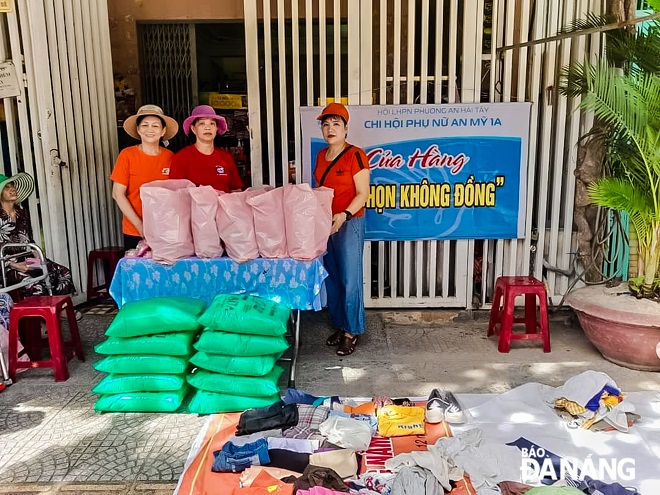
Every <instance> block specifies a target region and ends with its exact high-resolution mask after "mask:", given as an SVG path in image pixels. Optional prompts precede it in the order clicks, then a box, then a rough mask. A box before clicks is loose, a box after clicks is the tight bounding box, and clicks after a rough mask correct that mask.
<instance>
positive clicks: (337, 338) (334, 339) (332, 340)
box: [325, 327, 344, 346]
mask: <svg viewBox="0 0 660 495" xmlns="http://www.w3.org/2000/svg"><path fill="white" fill-rule="evenodd" d="M343 335H344V331H343V330H342V329H341V328H339V327H337V330H335V331H334V333H333V334H332V335H330V337H328V340H326V341H325V345H329V346H336V345H339V343H340V342H341V338H342V336H343Z"/></svg>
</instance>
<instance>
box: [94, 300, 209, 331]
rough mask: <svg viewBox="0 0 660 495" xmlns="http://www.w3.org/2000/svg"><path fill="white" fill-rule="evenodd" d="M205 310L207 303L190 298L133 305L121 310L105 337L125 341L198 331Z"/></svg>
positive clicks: (130, 303)
mask: <svg viewBox="0 0 660 495" xmlns="http://www.w3.org/2000/svg"><path fill="white" fill-rule="evenodd" d="M205 307H206V304H205V303H204V301H200V300H198V299H193V298H191V297H154V298H151V299H143V300H141V301H132V302H129V303H126V304H125V305H124V307H122V308H121V309H120V310H119V313H117V316H115V319H114V320H112V323H110V326H109V327H108V329H107V330H106V332H105V334H106V335H107V336H108V337H123V338H126V337H138V336H140V335H153V334H156V333H169V332H188V331H193V330H198V329H199V324H198V323H197V319H198V318H199V316H200V315H201V314H202V313H203V312H204V308H205Z"/></svg>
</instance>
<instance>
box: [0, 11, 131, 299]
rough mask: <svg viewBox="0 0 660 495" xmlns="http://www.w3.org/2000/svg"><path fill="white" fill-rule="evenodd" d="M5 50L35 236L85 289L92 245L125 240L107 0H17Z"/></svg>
mask: <svg viewBox="0 0 660 495" xmlns="http://www.w3.org/2000/svg"><path fill="white" fill-rule="evenodd" d="M0 35H1V37H2V39H1V40H0V57H1V58H2V59H3V60H11V61H13V63H14V65H15V67H16V71H17V73H18V75H19V80H20V82H21V84H20V86H21V88H20V90H21V94H20V95H19V96H17V97H12V98H5V99H4V102H3V103H4V110H5V116H6V125H7V134H6V139H7V143H6V144H7V148H8V150H9V162H10V163H9V164H5V163H3V165H4V166H5V170H11V173H16V172H17V171H25V172H27V173H29V174H31V175H32V176H34V177H35V179H36V183H37V190H36V194H34V195H33V196H32V197H31V198H30V200H29V210H30V214H31V220H32V226H33V232H34V237H35V241H36V242H38V243H40V244H42V245H43V246H44V247H45V250H46V254H47V255H48V257H49V258H51V259H53V260H54V261H56V262H58V263H61V264H63V265H66V266H69V267H70V268H71V271H72V275H73V281H74V284H75V285H76V287H77V288H78V290H79V294H78V297H77V298H76V299H77V300H78V301H79V300H81V299H82V298H83V297H84V293H83V291H84V290H85V289H86V286H85V281H86V277H87V253H88V252H89V251H90V250H92V249H95V248H98V247H101V246H109V245H113V244H117V243H118V241H119V234H120V228H119V216H118V214H117V210H116V209H115V206H114V202H113V200H112V195H111V185H110V181H109V179H108V177H109V175H110V172H111V169H112V166H113V164H114V161H115V158H116V153H117V151H116V150H117V131H116V118H115V103H114V90H113V77H112V61H111V55H110V33H109V25H108V9H107V3H106V0H21V1H17V2H10V12H8V13H6V14H1V17H0Z"/></svg>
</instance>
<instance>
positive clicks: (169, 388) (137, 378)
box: [92, 374, 186, 395]
mask: <svg viewBox="0 0 660 495" xmlns="http://www.w3.org/2000/svg"><path fill="white" fill-rule="evenodd" d="M185 383H186V380H185V377H184V375H164V374H163V375H160V374H145V375H108V376H106V377H105V378H104V379H103V380H101V381H100V382H99V383H97V384H96V386H95V387H94V388H93V389H92V393H94V394H101V395H103V394H126V393H130V392H174V391H176V390H179V389H180V388H181V387H183V386H184V385H185Z"/></svg>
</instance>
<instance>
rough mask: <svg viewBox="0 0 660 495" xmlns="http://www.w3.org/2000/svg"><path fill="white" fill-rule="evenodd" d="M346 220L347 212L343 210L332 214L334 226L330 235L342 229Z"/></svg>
mask: <svg viewBox="0 0 660 495" xmlns="http://www.w3.org/2000/svg"><path fill="white" fill-rule="evenodd" d="M344 222H346V213H344V212H343V211H341V212H339V213H335V214H334V215H333V216H332V228H331V229H330V235H332V234H336V233H337V232H339V229H341V226H342V225H344Z"/></svg>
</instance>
